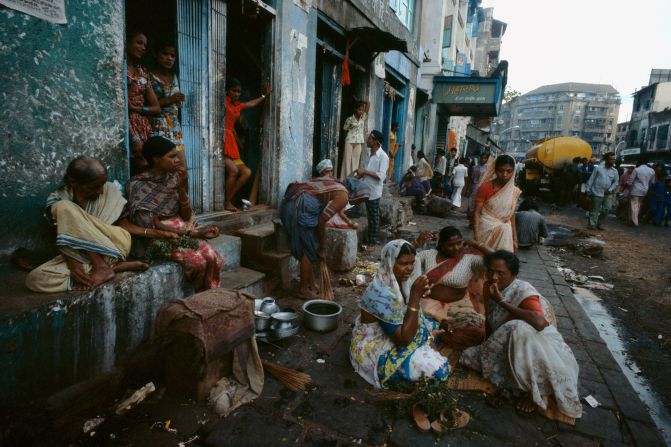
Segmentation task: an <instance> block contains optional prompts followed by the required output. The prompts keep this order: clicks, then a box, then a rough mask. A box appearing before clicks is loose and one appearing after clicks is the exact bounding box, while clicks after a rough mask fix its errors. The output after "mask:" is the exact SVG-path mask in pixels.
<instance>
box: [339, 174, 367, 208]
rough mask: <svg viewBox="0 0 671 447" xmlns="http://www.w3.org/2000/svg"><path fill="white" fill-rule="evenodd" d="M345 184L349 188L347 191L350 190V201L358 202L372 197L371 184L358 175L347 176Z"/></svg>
mask: <svg viewBox="0 0 671 447" xmlns="http://www.w3.org/2000/svg"><path fill="white" fill-rule="evenodd" d="M343 184H344V185H345V187H346V188H347V192H349V201H350V202H356V201H358V200H363V199H367V198H369V197H370V185H369V184H368V183H366V182H364V181H363V180H359V179H358V178H356V177H347V178H346V179H345V181H344V182H343Z"/></svg>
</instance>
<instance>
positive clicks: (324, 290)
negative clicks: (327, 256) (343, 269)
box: [319, 261, 335, 301]
mask: <svg viewBox="0 0 671 447" xmlns="http://www.w3.org/2000/svg"><path fill="white" fill-rule="evenodd" d="M319 294H320V295H321V297H322V298H323V299H325V300H330V301H333V300H334V299H335V296H334V295H333V288H331V275H330V274H329V268H328V266H327V265H326V262H325V261H320V262H319Z"/></svg>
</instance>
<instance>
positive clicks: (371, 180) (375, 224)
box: [356, 130, 389, 245]
mask: <svg viewBox="0 0 671 447" xmlns="http://www.w3.org/2000/svg"><path fill="white" fill-rule="evenodd" d="M383 139H384V136H383V135H382V132H380V131H379V130H374V131H372V132H371V133H370V135H368V139H367V141H366V145H367V146H368V147H369V148H370V157H369V159H368V163H367V164H366V167H365V168H359V169H357V170H356V174H357V177H358V178H360V179H363V181H364V182H366V183H367V184H368V185H369V186H370V197H369V198H368V200H367V201H366V213H367V214H368V235H367V237H366V240H365V241H364V243H366V244H368V245H377V243H378V241H377V235H378V233H379V231H380V198H381V197H382V187H383V183H384V179H385V178H387V170H388V169H389V156H387V154H386V153H385V152H384V151H383V150H382V147H381V144H382V141H383Z"/></svg>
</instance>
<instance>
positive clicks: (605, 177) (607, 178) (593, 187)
mask: <svg viewBox="0 0 671 447" xmlns="http://www.w3.org/2000/svg"><path fill="white" fill-rule="evenodd" d="M614 163H615V154H613V153H612V152H608V153H606V154H604V156H603V163H601V164H600V165H599V166H597V167H595V168H594V171H592V175H591V176H590V178H589V180H588V181H587V191H588V193H589V194H591V195H592V211H591V212H590V213H589V223H588V225H587V228H589V229H591V230H593V229H595V228H597V229H599V230H603V227H601V222H603V219H604V218H605V217H606V216H607V215H608V212H609V211H610V209H611V208H612V207H613V195H614V194H615V190H616V189H617V185H618V183H619V180H620V176H619V175H618V173H617V169H615V167H614V166H613V165H614Z"/></svg>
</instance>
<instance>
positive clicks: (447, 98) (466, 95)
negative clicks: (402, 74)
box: [433, 76, 502, 116]
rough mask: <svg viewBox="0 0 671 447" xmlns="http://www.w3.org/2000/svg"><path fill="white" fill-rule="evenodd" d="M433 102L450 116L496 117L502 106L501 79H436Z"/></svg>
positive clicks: (437, 77) (440, 77)
mask: <svg viewBox="0 0 671 447" xmlns="http://www.w3.org/2000/svg"><path fill="white" fill-rule="evenodd" d="M433 83H434V87H433V102H435V103H437V104H443V105H444V106H445V107H446V108H447V111H448V112H449V114H450V115H456V116H496V115H497V114H498V110H499V107H500V106H501V99H502V98H501V90H502V89H501V79H499V78H476V77H472V78H471V77H456V76H436V77H434V81H433Z"/></svg>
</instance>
